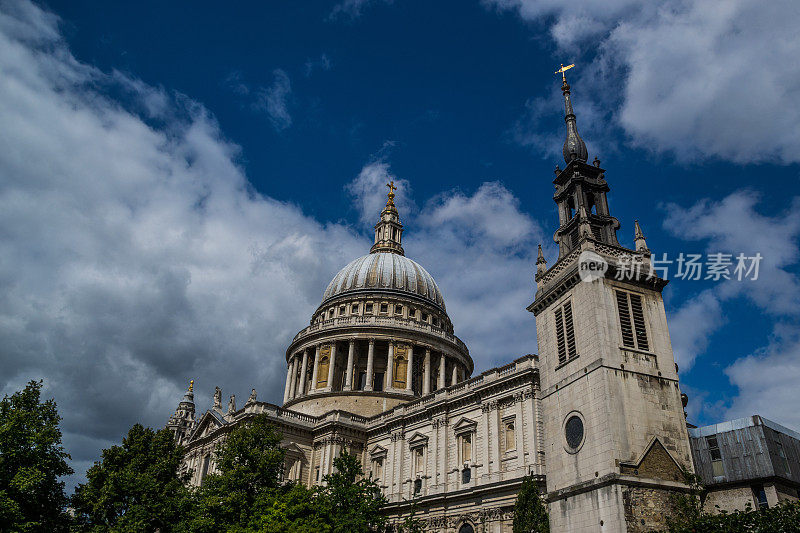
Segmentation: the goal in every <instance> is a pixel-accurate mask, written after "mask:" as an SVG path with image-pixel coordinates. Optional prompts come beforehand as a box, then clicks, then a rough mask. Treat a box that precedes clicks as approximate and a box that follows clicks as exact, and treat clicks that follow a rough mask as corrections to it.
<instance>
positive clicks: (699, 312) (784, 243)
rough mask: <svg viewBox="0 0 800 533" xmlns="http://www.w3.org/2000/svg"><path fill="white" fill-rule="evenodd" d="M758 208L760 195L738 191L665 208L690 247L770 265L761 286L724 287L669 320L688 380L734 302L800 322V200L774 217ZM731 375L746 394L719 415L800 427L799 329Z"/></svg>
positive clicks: (739, 363)
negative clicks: (796, 405)
mask: <svg viewBox="0 0 800 533" xmlns="http://www.w3.org/2000/svg"><path fill="white" fill-rule="evenodd" d="M758 201H759V197H758V195H757V194H755V193H753V192H751V191H738V192H735V193H733V194H730V195H729V196H727V197H725V198H724V199H722V200H721V201H716V202H715V201H710V200H701V201H699V202H697V203H696V204H695V205H693V206H691V207H689V208H682V207H678V206H676V205H668V206H667V207H666V209H667V218H666V220H665V221H664V227H665V228H666V229H667V230H668V231H671V232H672V233H674V234H675V235H676V236H679V237H681V238H683V239H687V240H700V241H704V242H705V249H706V251H707V252H708V253H716V252H723V253H732V254H734V255H735V254H738V253H740V252H741V253H744V254H746V255H754V254H755V253H760V254H761V255H762V257H763V259H762V261H761V266H760V272H759V277H758V280H756V281H747V280H745V281H737V280H735V279H731V280H729V281H722V282H720V283H718V284H717V285H715V286H714V287H713V288H711V289H708V290H706V291H704V292H702V293H700V294H699V295H697V296H695V297H694V298H692V299H690V300H688V301H687V302H686V303H685V304H684V305H683V306H681V307H680V308H679V309H678V311H677V312H676V313H675V314H674V315H673V316H671V317H670V334H671V337H672V341H673V347H674V349H675V356H676V358H677V360H678V363H679V365H680V366H681V371H682V372H685V371H687V370H689V369H690V368H691V365H692V364H693V362H694V360H695V358H696V357H697V356H699V355H701V354H703V353H704V352H705V350H706V348H707V346H708V338H709V337H710V335H711V334H713V333H714V332H715V331H717V330H718V329H719V327H720V326H722V325H723V324H724V323H725V322H726V314H727V313H728V312H729V310H730V309H731V307H730V306H733V305H739V304H738V303H737V302H735V300H737V299H744V300H747V301H749V302H750V303H751V304H752V305H753V306H754V308H755V309H756V310H757V312H759V313H764V314H767V315H770V316H771V317H773V318H775V319H777V320H781V321H796V318H797V316H798V313H800V303H799V302H800V280H798V277H797V275H796V274H795V270H796V265H797V262H798V259H800V252H798V246H797V244H798V243H797V241H798V237H800V211H799V210H798V207H800V198H794V199H791V200H790V201H789V208H788V209H786V210H785V211H783V212H778V213H775V214H774V216H765V215H763V214H761V213H759V212H758V210H757V207H758ZM739 312H741V311H739ZM730 355H731V356H733V357H738V356H740V355H743V354H737V353H732V354H730ZM725 372H726V374H727V375H728V377H729V378H730V380H731V383H732V384H733V385H735V386H736V387H737V388H738V390H739V392H738V395H737V396H735V397H734V398H733V399H732V400H731V402H732V403H731V404H730V406H729V408H728V409H724V408H722V407H721V406H720V405H719V404H718V402H717V403H715V404H712V405H711V409H712V410H713V411H714V412H716V413H718V414H719V415H720V416H723V415H724V416H725V417H726V418H732V417H740V416H746V415H751V414H754V413H758V414H763V415H764V416H767V417H773V418H775V419H776V420H777V421H779V422H781V423H785V424H790V425H794V426H795V427H796V426H798V425H800V415H798V414H797V413H796V412H795V411H794V410H792V408H791V407H790V406H791V405H792V401H793V399H794V398H796V395H797V377H798V376H800V329H798V327H797V325H796V324H794V323H793V322H787V323H785V324H783V325H780V326H778V327H777V329H776V335H775V338H774V339H773V340H772V342H771V343H770V345H769V346H768V347H766V348H764V349H762V350H758V351H757V352H756V353H755V354H751V355H748V356H746V357H741V358H739V359H737V360H736V361H735V362H734V363H733V364H732V365H730V366H729V367H728V368H727V369H726V370H725ZM708 412H711V411H708Z"/></svg>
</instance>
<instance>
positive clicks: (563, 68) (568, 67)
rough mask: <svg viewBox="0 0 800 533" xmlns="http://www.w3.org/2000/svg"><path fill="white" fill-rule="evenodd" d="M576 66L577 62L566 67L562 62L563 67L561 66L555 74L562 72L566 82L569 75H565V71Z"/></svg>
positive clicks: (562, 77)
mask: <svg viewBox="0 0 800 533" xmlns="http://www.w3.org/2000/svg"><path fill="white" fill-rule="evenodd" d="M574 66H575V63H573V64H571V65H567V66H566V67H565V66H564V64H563V63H562V64H561V68H560V69H558V70H557V71H555V73H554V74H561V79H562V80H563V81H565V82H566V81H567V77H566V76H565V75H564V73H565V72H566V71H568V70H569V69H571V68H572V67H574Z"/></svg>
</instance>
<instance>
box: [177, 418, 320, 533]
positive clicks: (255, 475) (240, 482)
mask: <svg viewBox="0 0 800 533" xmlns="http://www.w3.org/2000/svg"><path fill="white" fill-rule="evenodd" d="M280 443H281V435H280V433H278V432H277V431H275V428H274V427H273V426H272V424H270V422H269V419H268V418H267V416H266V415H263V414H262V415H257V416H255V417H253V418H252V419H251V420H249V421H248V422H247V423H244V424H240V425H239V426H238V427H236V428H234V429H233V430H232V431H231V432H230V433H229V434H228V436H227V437H226V439H225V440H224V441H223V442H222V443H221V444H220V445H218V447H217V449H216V450H215V451H214V461H215V463H216V465H217V470H218V472H216V473H213V474H209V475H207V476H206V477H205V479H204V480H203V486H202V487H201V488H200V489H199V490H197V492H196V493H195V494H194V498H193V503H192V512H191V516H190V517H189V520H188V521H187V522H186V524H185V525H184V527H185V529H186V530H187V531H192V532H198V533H199V532H206V531H207V532H212V531H220V530H226V531H237V530H240V531H246V530H248V528H250V527H251V526H252V522H253V521H254V520H255V521H257V518H258V516H257V512H260V513H265V512H267V510H269V509H270V508H271V507H272V506H274V505H275V504H277V502H278V500H280V499H281V498H280V497H281V494H282V493H283V494H284V495H287V494H288V495H290V496H292V497H294V498H295V503H297V502H298V498H299V501H300V502H302V500H303V499H304V498H305V495H300V494H299V493H297V492H294V493H289V492H287V491H281V490H279V489H280V488H281V487H280V485H281V474H282V471H283V459H284V450H283V449H282V448H281V447H280Z"/></svg>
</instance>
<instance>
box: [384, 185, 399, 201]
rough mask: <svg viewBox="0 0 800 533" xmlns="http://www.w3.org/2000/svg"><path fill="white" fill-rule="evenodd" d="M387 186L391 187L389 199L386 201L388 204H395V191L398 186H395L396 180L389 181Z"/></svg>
mask: <svg viewBox="0 0 800 533" xmlns="http://www.w3.org/2000/svg"><path fill="white" fill-rule="evenodd" d="M386 186H387V187H389V201H388V202H386V205H394V191H396V190H397V187H395V186H394V180H392V181H390V182H389V183H387V184H386Z"/></svg>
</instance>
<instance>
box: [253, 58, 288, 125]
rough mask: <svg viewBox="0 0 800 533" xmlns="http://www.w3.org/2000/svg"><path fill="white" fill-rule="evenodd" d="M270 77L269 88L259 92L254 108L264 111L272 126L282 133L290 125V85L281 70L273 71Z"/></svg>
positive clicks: (286, 76)
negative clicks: (271, 77)
mask: <svg viewBox="0 0 800 533" xmlns="http://www.w3.org/2000/svg"><path fill="white" fill-rule="evenodd" d="M272 76H273V80H272V83H271V84H270V86H269V87H267V88H261V89H260V90H259V92H258V98H257V100H256V103H255V107H256V109H262V110H264V111H266V112H267V115H269V119H270V122H272V126H273V127H274V128H275V129H276V130H277V131H283V130H285V129H286V128H288V127H289V126H291V125H292V116H291V114H289V96H290V95H291V93H292V83H291V81H290V80H289V75H288V74H286V72H285V71H283V70H281V69H275V70H274V71H273V72H272Z"/></svg>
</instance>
